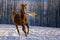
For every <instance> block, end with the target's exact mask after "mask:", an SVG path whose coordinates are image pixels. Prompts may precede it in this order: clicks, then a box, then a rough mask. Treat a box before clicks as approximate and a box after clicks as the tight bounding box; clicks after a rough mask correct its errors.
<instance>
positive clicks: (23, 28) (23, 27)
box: [22, 25, 27, 36]
mask: <svg viewBox="0 0 60 40" xmlns="http://www.w3.org/2000/svg"><path fill="white" fill-rule="evenodd" d="M22 30H23V32H24V33H25V36H27V33H26V29H25V26H24V25H22Z"/></svg>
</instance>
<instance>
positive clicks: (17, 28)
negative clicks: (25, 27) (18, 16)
mask: <svg viewBox="0 0 60 40" xmlns="http://www.w3.org/2000/svg"><path fill="white" fill-rule="evenodd" d="M16 29H17V32H18V34H19V36H20V32H19V29H18V25H16Z"/></svg>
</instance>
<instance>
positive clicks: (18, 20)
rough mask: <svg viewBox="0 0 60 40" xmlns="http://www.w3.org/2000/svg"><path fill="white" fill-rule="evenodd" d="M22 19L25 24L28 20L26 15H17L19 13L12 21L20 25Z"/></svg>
mask: <svg viewBox="0 0 60 40" xmlns="http://www.w3.org/2000/svg"><path fill="white" fill-rule="evenodd" d="M22 21H23V23H24V24H26V23H27V22H28V20H27V17H26V16H24V17H22V16H19V15H16V16H15V17H14V22H15V23H16V24H18V25H21V24H22Z"/></svg>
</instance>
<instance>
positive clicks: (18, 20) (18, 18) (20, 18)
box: [11, 4, 29, 36]
mask: <svg viewBox="0 0 60 40" xmlns="http://www.w3.org/2000/svg"><path fill="white" fill-rule="evenodd" d="M26 5H27V4H21V5H20V7H21V8H20V13H17V12H16V11H12V15H11V18H12V21H13V23H14V24H15V26H16V29H17V32H18V35H19V36H20V31H19V29H18V26H19V25H21V26H22V30H23V32H24V33H25V36H27V35H28V34H29V25H28V18H27V16H26ZM25 26H26V27H27V30H28V31H26V28H25Z"/></svg>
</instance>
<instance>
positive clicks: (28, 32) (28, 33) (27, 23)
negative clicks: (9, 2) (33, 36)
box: [26, 23, 30, 35]
mask: <svg viewBox="0 0 60 40" xmlns="http://www.w3.org/2000/svg"><path fill="white" fill-rule="evenodd" d="M26 26H27V29H28V31H27V35H28V34H29V29H30V28H29V25H28V23H27V24H26Z"/></svg>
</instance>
